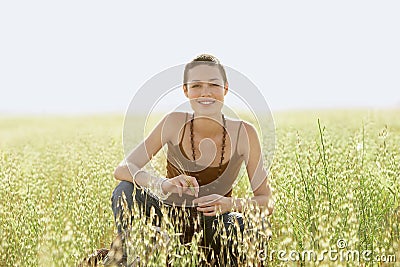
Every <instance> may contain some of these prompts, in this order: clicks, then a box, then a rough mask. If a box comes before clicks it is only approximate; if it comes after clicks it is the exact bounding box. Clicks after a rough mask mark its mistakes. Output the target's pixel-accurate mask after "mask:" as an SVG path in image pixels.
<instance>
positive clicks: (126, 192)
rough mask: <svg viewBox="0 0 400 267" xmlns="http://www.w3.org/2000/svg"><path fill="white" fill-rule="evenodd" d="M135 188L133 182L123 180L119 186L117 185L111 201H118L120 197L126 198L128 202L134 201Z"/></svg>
mask: <svg viewBox="0 0 400 267" xmlns="http://www.w3.org/2000/svg"><path fill="white" fill-rule="evenodd" d="M133 189H134V186H133V184H132V183H131V182H128V181H121V182H120V183H119V184H118V185H117V187H115V189H114V191H113V193H112V196H111V202H112V203H113V205H114V203H116V202H117V201H119V200H120V199H123V198H126V201H127V202H128V204H131V203H132V198H133V197H132V194H133Z"/></svg>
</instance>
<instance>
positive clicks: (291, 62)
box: [0, 0, 400, 114]
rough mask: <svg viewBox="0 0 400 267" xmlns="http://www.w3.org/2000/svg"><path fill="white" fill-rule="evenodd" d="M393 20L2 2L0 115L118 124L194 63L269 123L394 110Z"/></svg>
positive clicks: (341, 6)
mask: <svg viewBox="0 0 400 267" xmlns="http://www.w3.org/2000/svg"><path fill="white" fill-rule="evenodd" d="M399 13H400V2H399V1H352V0H346V1H342V0H336V1H257V2H256V1H254V3H249V2H245V1H240V2H239V1H225V0H221V1H208V0H206V1H175V0H170V1H137V2H134V1H82V0H81V1H75V0H71V1H41V0H38V1H18V0H17V1H1V2H0V38H1V41H0V114H64V113H67V114H70V113H71V114H84V113H109V112H111V113H124V112H125V111H126V110H127V108H128V106H129V104H130V103H131V100H132V99H133V98H134V96H135V93H136V92H137V91H138V90H140V88H141V87H142V86H143V85H144V84H145V83H146V82H147V81H148V80H149V79H152V77H154V76H155V75H157V74H158V73H160V72H162V71H164V70H167V69H169V68H171V67H173V66H177V65H181V64H184V63H186V62H188V61H190V60H191V59H193V58H194V57H195V56H196V55H198V54H201V53H210V54H213V55H215V56H217V57H218V58H219V59H220V61H221V63H222V64H224V65H226V66H228V67H230V68H232V69H235V70H236V71H238V72H240V73H242V74H243V75H245V76H246V77H248V79H249V80H250V81H251V82H252V83H254V85H256V86H257V88H258V89H259V91H260V92H261V94H262V95H263V97H264V98H265V100H266V103H267V104H268V105H269V107H270V109H271V110H272V111H275V110H291V109H321V108H393V107H400V75H399V74H400V49H399V47H400V34H399V32H400V29H399V28H400V16H399V15H398V14H399ZM228 79H229V77H228ZM180 97H183V95H180ZM230 101H231V105H233V106H235V103H236V102H238V100H237V99H236V100H235V99H234V97H233V95H231V96H229V98H227V101H226V103H229V102H230ZM164 102H169V101H164ZM239 102H240V101H239ZM239 104H240V103H239ZM239 104H238V105H239Z"/></svg>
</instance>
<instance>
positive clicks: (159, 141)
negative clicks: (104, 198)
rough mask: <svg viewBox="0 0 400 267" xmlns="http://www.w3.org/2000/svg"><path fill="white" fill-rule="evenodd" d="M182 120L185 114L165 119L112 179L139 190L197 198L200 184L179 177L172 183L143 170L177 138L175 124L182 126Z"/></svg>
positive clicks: (185, 177)
mask: <svg viewBox="0 0 400 267" xmlns="http://www.w3.org/2000/svg"><path fill="white" fill-rule="evenodd" d="M185 116H186V114H184V113H179V112H173V113H170V114H168V115H167V116H166V117H164V118H163V119H162V120H161V121H160V122H159V123H158V124H157V126H156V127H155V128H154V129H153V130H152V131H151V133H150V134H149V136H148V137H147V138H146V139H145V140H144V141H143V142H142V143H140V144H139V145H138V146H136V147H135V148H134V149H133V150H132V152H131V153H130V154H129V155H128V157H127V158H126V159H124V160H123V162H121V164H120V165H119V166H118V167H117V168H116V169H115V171H114V177H115V179H117V180H121V181H128V182H132V183H133V182H135V183H136V184H138V185H139V186H141V187H147V188H152V189H154V190H157V191H158V194H166V193H178V194H179V195H180V196H182V194H183V193H185V194H188V195H195V196H197V195H198V193H199V184H198V182H197V180H196V178H195V177H191V176H187V175H178V176H176V177H173V178H171V179H166V178H165V177H155V176H152V175H151V174H150V173H147V172H145V171H143V170H142V168H143V167H144V166H145V165H146V164H147V163H148V162H149V161H150V160H151V159H152V158H153V156H154V155H155V154H157V152H158V151H159V150H160V149H161V148H162V147H163V146H164V144H166V143H167V142H168V141H170V140H173V138H174V137H179V130H180V128H179V127H176V126H177V124H176V122H177V121H178V122H179V121H182V122H183V121H184V118H185ZM183 125H184V124H182V126H183ZM188 179H189V180H190V182H191V184H192V185H193V187H192V188H190V187H189V186H188ZM133 180H135V181H133ZM160 190H161V192H160ZM160 196H161V195H160Z"/></svg>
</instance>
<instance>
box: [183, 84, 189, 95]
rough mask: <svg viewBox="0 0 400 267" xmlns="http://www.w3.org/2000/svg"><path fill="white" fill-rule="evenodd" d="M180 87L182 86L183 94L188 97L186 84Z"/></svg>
mask: <svg viewBox="0 0 400 267" xmlns="http://www.w3.org/2000/svg"><path fill="white" fill-rule="evenodd" d="M182 88H183V93H184V94H185V96H186V97H187V98H189V96H188V89H187V86H186V84H184V85H183V86H182Z"/></svg>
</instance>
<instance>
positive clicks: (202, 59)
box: [183, 54, 228, 85]
mask: <svg viewBox="0 0 400 267" xmlns="http://www.w3.org/2000/svg"><path fill="white" fill-rule="evenodd" d="M199 65H208V66H216V67H218V69H219V71H220V73H221V75H222V79H223V82H224V84H225V83H226V82H227V81H228V79H227V78H226V72H225V69H224V66H222V65H221V63H220V62H219V60H218V58H216V57H214V56H213V55H209V54H201V55H199V56H197V57H195V58H194V59H193V60H192V61H191V62H189V63H187V64H186V65H185V70H184V71H183V84H184V85H185V84H186V83H187V79H188V72H189V70H190V69H192V68H194V67H196V66H199Z"/></svg>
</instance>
